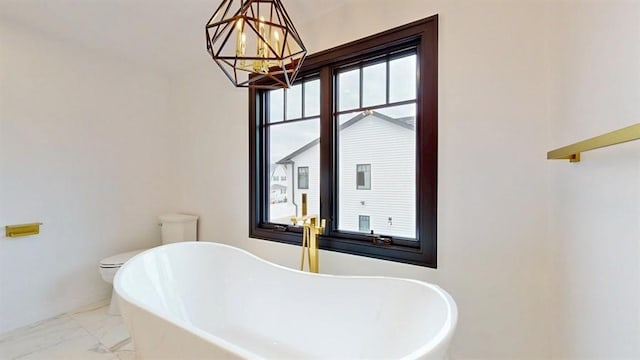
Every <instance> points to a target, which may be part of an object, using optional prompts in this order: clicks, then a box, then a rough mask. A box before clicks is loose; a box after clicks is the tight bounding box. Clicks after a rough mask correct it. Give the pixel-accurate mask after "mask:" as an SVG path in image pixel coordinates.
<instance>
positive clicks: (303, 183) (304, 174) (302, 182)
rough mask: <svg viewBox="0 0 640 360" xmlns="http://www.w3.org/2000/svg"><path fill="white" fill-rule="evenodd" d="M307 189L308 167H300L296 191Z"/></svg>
mask: <svg viewBox="0 0 640 360" xmlns="http://www.w3.org/2000/svg"><path fill="white" fill-rule="evenodd" d="M308 188H309V167H308V166H301V167H299V168H298V189H308Z"/></svg>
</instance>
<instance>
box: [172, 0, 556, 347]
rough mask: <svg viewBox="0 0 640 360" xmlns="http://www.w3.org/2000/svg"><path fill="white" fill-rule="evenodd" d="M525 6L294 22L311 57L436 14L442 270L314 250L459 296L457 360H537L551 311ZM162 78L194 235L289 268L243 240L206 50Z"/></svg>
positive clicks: (214, 72) (389, 6) (224, 126)
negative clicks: (181, 70)
mask: <svg viewBox="0 0 640 360" xmlns="http://www.w3.org/2000/svg"><path fill="white" fill-rule="evenodd" d="M543 4H544V3H542V2H536V1H532V2H522V1H517V2H515V1H482V2H478V1H456V2H452V1H424V0H403V1H402V4H401V5H400V4H399V3H398V2H397V1H377V0H374V1H372V0H367V1H364V0H363V1H358V2H355V3H354V4H353V5H349V6H346V7H344V8H342V9H339V11H335V12H333V13H330V14H327V15H326V16H323V17H321V18H319V19H317V21H314V22H312V23H308V24H296V26H297V27H298V30H299V31H300V33H301V34H302V36H303V38H304V40H305V44H306V45H307V47H308V48H309V49H310V50H311V52H315V51H319V50H322V49H326V48H328V47H331V46H335V45H339V44H342V43H344V42H346V41H349V40H355V39H358V38H361V37H364V36H367V35H370V34H373V33H375V32H379V31H383V30H386V29H389V28H392V27H394V26H398V25H402V24H404V23H407V22H409V21H412V20H417V19H420V18H423V17H426V16H430V15H432V14H435V13H439V14H440V42H439V49H440V65H439V66H440V69H439V73H440V80H439V81H440V82H439V88H440V89H439V91H440V165H439V166H440V175H439V242H438V246H439V268H438V270H432V269H427V268H423V267H417V266H410V265H404V264H398V263H392V262H387V261H380V260H374V259H368V258H363V257H356V256H350V255H344V254H339V253H333V252H324V251H323V252H322V253H321V263H320V267H321V271H322V272H327V273H336V274H377V275H392V276H402V277H409V278H416V279H422V280H427V281H432V282H435V283H438V284H440V285H442V286H443V287H444V288H445V289H446V290H448V291H449V292H450V293H451V294H452V295H453V297H454V298H455V299H456V301H457V303H458V306H459V309H460V323H459V328H458V331H457V335H456V337H455V339H454V341H453V345H452V355H453V357H457V358H462V357H477V358H515V357H519V358H527V357H528V358H541V357H548V356H550V355H551V351H552V347H551V344H552V337H551V336H549V333H550V329H552V328H553V327H554V326H555V325H554V324H555V321H556V320H555V319H556V318H557V317H558V313H557V311H556V309H555V308H554V307H553V306H552V304H555V301H556V300H555V299H554V291H555V289H556V286H555V283H554V280H553V279H554V277H553V271H551V270H550V268H549V267H550V266H551V256H550V255H551V249H553V247H552V245H553V244H552V241H551V239H550V238H549V237H548V229H547V228H548V225H547V201H546V199H547V198H548V176H547V175H548V171H547V170H548V166H549V164H548V162H547V160H545V152H546V151H547V150H548V149H547V137H548V129H547V127H548V123H547V121H546V120H545V119H546V118H547V113H546V111H547V109H546V91H547V89H548V76H547V72H546V65H545V55H546V43H545V39H544V36H541V29H544V27H545V25H546V23H545V8H544V6H543ZM193 56H200V57H201V58H202V64H201V66H200V67H198V68H196V69H193V70H192V71H191V72H190V73H189V74H187V75H185V76H184V77H181V78H179V79H175V81H174V83H173V84H172V90H173V96H172V99H173V102H172V113H173V116H174V117H175V118H176V120H177V121H179V122H180V123H181V124H183V125H184V126H185V130H184V131H183V132H182V135H181V136H182V143H181V145H182V146H181V149H182V151H183V152H184V153H183V154H182V164H181V171H180V172H181V174H184V176H185V178H187V179H189V181H187V182H185V183H184V184H183V185H182V191H181V194H182V207H183V208H187V209H193V210H194V211H195V212H197V213H198V214H200V215H201V216H202V223H201V227H200V230H201V232H200V235H201V239H207V240H212V241H220V242H223V243H229V244H233V245H236V246H240V247H243V248H247V249H249V250H250V251H253V252H254V253H256V254H258V255H260V256H262V257H264V258H267V259H270V260H273V261H276V262H278V263H281V264H284V265H288V266H291V267H295V266H296V263H297V262H298V261H299V256H300V254H299V248H297V247H294V246H287V245H281V244H277V243H272V242H265V241H260V240H255V239H248V238H247V234H248V198H247V191H248V190H247V189H248V128H247V126H248V125H247V123H248V121H247V94H246V91H244V90H241V89H240V90H238V89H234V88H232V86H231V84H230V83H228V80H226V79H224V78H223V76H222V75H221V73H220V71H219V70H218V69H217V68H216V66H215V65H214V64H213V63H211V60H209V59H207V58H206V55H205V54H202V53H194V55H193Z"/></svg>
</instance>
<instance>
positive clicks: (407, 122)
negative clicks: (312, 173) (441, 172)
mask: <svg viewBox="0 0 640 360" xmlns="http://www.w3.org/2000/svg"><path fill="white" fill-rule="evenodd" d="M370 115H375V117H377V118H378V119H381V120H386V121H388V122H390V123H392V124H395V125H398V126H400V127H403V128H405V129H409V130H415V122H416V121H415V119H416V118H415V117H414V116H407V117H402V118H392V117H391V116H387V115H384V114H381V113H379V112H377V111H363V112H361V113H360V114H358V115H356V116H354V117H353V118H351V119H349V120H348V121H346V122H345V123H343V124H342V125H340V131H342V130H344V129H346V128H348V127H349V126H351V125H353V124H355V123H357V122H358V121H360V120H362V119H364V118H366V117H367V116H370ZM319 143H320V138H317V139H315V140H313V141H311V142H310V143H308V144H306V145H304V146H303V147H301V148H299V149H298V150H296V151H294V152H292V153H291V154H289V155H287V156H285V157H283V158H282V159H280V160H278V161H277V162H276V164H288V163H290V162H291V159H293V158H294V157H296V156H298V155H300V154H302V153H303V152H305V151H307V150H309V149H310V148H312V147H313V146H315V145H317V144H319Z"/></svg>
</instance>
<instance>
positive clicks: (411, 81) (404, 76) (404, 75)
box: [389, 55, 417, 102]
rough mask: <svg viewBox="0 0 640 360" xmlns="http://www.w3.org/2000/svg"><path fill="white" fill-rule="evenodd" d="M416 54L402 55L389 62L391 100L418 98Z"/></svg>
mask: <svg viewBox="0 0 640 360" xmlns="http://www.w3.org/2000/svg"><path fill="white" fill-rule="evenodd" d="M416 74H417V69H416V55H410V56H405V57H401V58H398V59H395V60H391V61H390V62H389V101H390V102H395V101H404V100H412V99H415V98H416V76H417V75H416Z"/></svg>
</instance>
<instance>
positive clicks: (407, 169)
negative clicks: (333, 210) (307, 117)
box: [338, 115, 416, 238]
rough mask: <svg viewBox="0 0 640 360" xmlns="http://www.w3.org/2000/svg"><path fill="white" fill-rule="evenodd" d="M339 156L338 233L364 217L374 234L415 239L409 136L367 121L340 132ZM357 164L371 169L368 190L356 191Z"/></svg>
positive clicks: (355, 227) (410, 133)
mask: <svg viewBox="0 0 640 360" xmlns="http://www.w3.org/2000/svg"><path fill="white" fill-rule="evenodd" d="M339 152H340V158H339V168H340V170H341V171H339V175H338V177H339V184H340V185H339V186H340V188H339V191H340V194H339V198H340V204H339V208H340V212H339V216H340V218H339V219H340V220H339V228H340V229H341V230H349V231H358V215H367V216H369V217H370V224H371V230H373V231H374V232H375V233H376V234H383V235H392V236H403V237H409V238H415V236H416V234H415V226H416V222H415V194H416V193H415V181H416V174H415V132H414V131H412V130H409V129H406V128H403V127H401V126H398V125H396V124H393V123H391V122H389V121H386V120H381V119H379V118H377V117H375V116H374V115H372V116H367V117H365V118H363V119H361V120H360V121H358V122H356V123H355V124H353V125H351V126H349V127H348V128H346V129H344V130H343V131H341V132H340V144H339ZM357 164H371V190H359V189H357V187H356V165H357ZM363 203H364V204H363ZM389 217H391V218H392V221H391V225H390V224H389V221H388V218H389Z"/></svg>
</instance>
